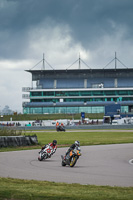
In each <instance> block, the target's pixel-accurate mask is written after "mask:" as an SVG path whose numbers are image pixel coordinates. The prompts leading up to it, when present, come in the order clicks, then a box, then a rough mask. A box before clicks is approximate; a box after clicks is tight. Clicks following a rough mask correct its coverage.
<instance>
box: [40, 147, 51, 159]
mask: <svg viewBox="0 0 133 200" xmlns="http://www.w3.org/2000/svg"><path fill="white" fill-rule="evenodd" d="M51 155H53V149H52V147H51V146H50V145H46V147H45V148H44V149H41V151H40V152H39V156H38V160H39V161H42V160H45V159H48V158H50V157H51Z"/></svg>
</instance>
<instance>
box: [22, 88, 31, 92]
mask: <svg viewBox="0 0 133 200" xmlns="http://www.w3.org/2000/svg"><path fill="white" fill-rule="evenodd" d="M31 89H32V88H31V87H22V92H29V91H30V90H31Z"/></svg>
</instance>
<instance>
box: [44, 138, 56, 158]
mask: <svg viewBox="0 0 133 200" xmlns="http://www.w3.org/2000/svg"><path fill="white" fill-rule="evenodd" d="M48 145H49V146H51V147H52V153H51V155H53V154H54V153H55V152H56V149H57V140H53V142H52V143H49V144H48ZM46 147H47V145H44V146H43V147H42V150H43V149H45V148H46Z"/></svg>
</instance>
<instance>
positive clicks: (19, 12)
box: [0, 0, 133, 111]
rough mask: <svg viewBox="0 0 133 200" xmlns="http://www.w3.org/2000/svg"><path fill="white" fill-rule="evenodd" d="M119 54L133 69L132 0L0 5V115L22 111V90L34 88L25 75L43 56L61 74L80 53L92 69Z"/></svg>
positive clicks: (3, 0) (2, 1)
mask: <svg viewBox="0 0 133 200" xmlns="http://www.w3.org/2000/svg"><path fill="white" fill-rule="evenodd" d="M115 52H117V58H118V59H119V60H120V61H121V62H122V63H123V64H124V65H125V66H127V67H129V68H130V67H133V0H0V94H1V95H0V110H1V109H3V108H4V107H5V105H9V107H10V108H11V109H12V110H14V111H22V102H23V101H25V99H22V87H31V74H30V73H28V72H25V71H24V70H28V69H31V68H32V67H34V66H35V65H36V64H37V63H38V62H39V61H40V60H41V59H42V57H43V53H44V54H45V59H46V60H47V62H48V63H50V65H51V66H52V67H53V68H55V69H58V68H68V67H69V66H70V65H71V64H72V63H73V62H74V61H75V60H77V59H78V58H79V53H80V57H81V59H82V60H83V61H84V62H85V63H86V64H87V65H88V66H90V67H91V68H103V67H105V66H106V64H108V63H109V62H110V61H111V60H112V59H114V56H115ZM111 65H112V66H111ZM111 65H110V66H107V67H114V63H113V62H112V63H111ZM73 67H78V63H77V65H76V66H73ZM85 67H86V66H84V64H83V63H81V68H85ZM117 67H119V68H120V67H122V68H123V67H124V66H123V65H121V64H120V63H119V62H118V63H117ZM41 68H42V64H41V63H40V65H38V66H36V67H35V68H34V69H41ZM45 68H46V69H50V68H49V66H48V65H45Z"/></svg>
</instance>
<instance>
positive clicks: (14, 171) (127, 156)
mask: <svg viewBox="0 0 133 200" xmlns="http://www.w3.org/2000/svg"><path fill="white" fill-rule="evenodd" d="M66 150H67V148H58V149H57V151H56V153H55V154H54V155H53V156H52V157H51V158H50V159H47V160H45V161H41V162H40V161H38V151H39V150H24V151H12V152H1V153H0V177H11V178H19V179H29V180H32V179H34V180H42V181H53V182H65V183H80V184H83V185H86V184H89V185H109V186H123V187H128V186H133V165H132V164H130V162H129V161H130V160H132V159H133V144H132V143H131V144H112V145H95V146H81V152H82V156H81V157H80V158H79V160H78V161H77V163H76V165H75V166H74V167H73V168H71V167H69V166H66V167H62V166H61V154H63V155H64V154H65V152H66Z"/></svg>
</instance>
